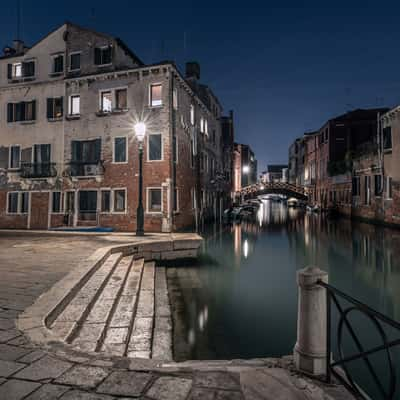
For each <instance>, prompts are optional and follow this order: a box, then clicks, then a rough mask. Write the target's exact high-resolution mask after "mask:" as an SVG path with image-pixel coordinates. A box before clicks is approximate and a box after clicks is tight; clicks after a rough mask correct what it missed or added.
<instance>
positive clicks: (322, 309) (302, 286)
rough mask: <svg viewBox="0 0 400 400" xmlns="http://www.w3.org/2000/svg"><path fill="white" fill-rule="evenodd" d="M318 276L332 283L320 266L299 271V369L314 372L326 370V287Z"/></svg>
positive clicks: (295, 358) (297, 354)
mask: <svg viewBox="0 0 400 400" xmlns="http://www.w3.org/2000/svg"><path fill="white" fill-rule="evenodd" d="M318 280H322V281H323V282H326V283H328V274H327V272H325V271H322V270H320V269H319V268H317V267H307V268H304V269H302V270H300V271H297V285H298V287H299V297H298V314H297V342H296V345H295V347H294V352H293V355H294V363H295V366H296V368H297V369H298V370H300V371H303V372H306V373H308V374H311V375H314V376H320V375H324V374H325V372H326V361H327V360H326V329H327V319H326V291H325V290H326V289H325V288H323V287H322V286H320V285H318V284H317V281H318Z"/></svg>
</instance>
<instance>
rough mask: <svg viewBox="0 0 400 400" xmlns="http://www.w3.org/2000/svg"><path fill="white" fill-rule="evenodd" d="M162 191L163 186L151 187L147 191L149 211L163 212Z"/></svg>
mask: <svg viewBox="0 0 400 400" xmlns="http://www.w3.org/2000/svg"><path fill="white" fill-rule="evenodd" d="M161 194H162V191H161V188H151V189H148V192H147V195H148V196H147V210H148V211H149V212H161V211H162V204H161V201H162V196H161Z"/></svg>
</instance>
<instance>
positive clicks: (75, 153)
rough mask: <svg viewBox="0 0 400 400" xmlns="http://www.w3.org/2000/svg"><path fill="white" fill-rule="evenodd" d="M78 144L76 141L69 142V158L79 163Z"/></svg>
mask: <svg viewBox="0 0 400 400" xmlns="http://www.w3.org/2000/svg"><path fill="white" fill-rule="evenodd" d="M79 144H80V142H78V141H77V140H73V141H72V142H71V158H72V161H79V159H80V157H79V153H80V152H79Z"/></svg>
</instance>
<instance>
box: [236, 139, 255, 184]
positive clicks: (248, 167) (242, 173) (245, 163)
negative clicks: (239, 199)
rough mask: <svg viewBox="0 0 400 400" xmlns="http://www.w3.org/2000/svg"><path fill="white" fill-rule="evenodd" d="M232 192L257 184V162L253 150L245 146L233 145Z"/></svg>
mask: <svg viewBox="0 0 400 400" xmlns="http://www.w3.org/2000/svg"><path fill="white" fill-rule="evenodd" d="M233 154H234V156H233V157H234V159H233V170H234V178H233V181H234V191H235V192H237V191H239V190H240V189H241V188H243V187H245V186H249V185H252V184H254V183H257V160H256V157H255V154H254V152H253V150H252V149H251V148H250V146H249V145H247V144H240V143H235V144H234V152H233Z"/></svg>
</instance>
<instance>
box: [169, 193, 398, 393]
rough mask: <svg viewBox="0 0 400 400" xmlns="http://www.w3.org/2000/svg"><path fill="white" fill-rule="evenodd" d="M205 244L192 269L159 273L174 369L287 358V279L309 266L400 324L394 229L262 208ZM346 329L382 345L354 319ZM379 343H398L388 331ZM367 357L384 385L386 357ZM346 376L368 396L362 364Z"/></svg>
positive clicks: (291, 302) (292, 337)
mask: <svg viewBox="0 0 400 400" xmlns="http://www.w3.org/2000/svg"><path fill="white" fill-rule="evenodd" d="M205 238H206V240H205V243H204V248H203V252H202V256H201V259H200V261H199V263H198V264H197V265H194V266H187V265H185V266H182V267H177V268H170V269H168V285H169V291H170V295H171V302H172V305H173V310H174V336H175V339H174V354H175V359H176V360H178V361H180V360H184V359H234V358H259V357H274V356H282V355H286V354H292V352H293V346H294V344H295V341H296V321H297V286H296V270H298V269H300V268H303V267H305V266H308V265H316V266H318V267H320V268H322V269H324V270H326V271H327V272H328V273H329V280H330V284H332V285H333V286H335V287H337V288H339V289H340V290H342V291H343V292H345V293H348V294H350V295H351V296H352V297H355V298H356V299H358V300H360V301H362V302H364V303H366V304H368V305H369V306H371V307H372V308H374V309H376V310H378V311H380V312H382V313H384V314H385V315H387V316H389V317H391V318H393V319H395V320H397V321H399V320H400V231H398V230H393V229H390V228H384V227H379V226H375V225H371V224H366V223H357V222H354V221H353V222H352V221H350V220H348V219H336V220H331V219H327V218H326V217H323V216H321V215H318V214H312V213H311V214H310V213H306V212H304V211H303V210H300V209H292V208H287V207H286V205H285V204H284V203H280V202H271V201H270V200H268V201H263V203H262V205H261V207H260V209H259V211H258V213H257V215H256V216H255V217H254V218H253V219H251V220H246V221H242V223H240V224H234V225H232V226H225V227H220V226H213V227H209V229H208V230H207V232H205ZM344 305H345V304H344ZM346 306H348V305H346ZM334 319H336V320H337V314H336V313H334ZM352 323H353V324H354V327H355V331H356V333H357V335H359V337H360V340H361V342H362V344H363V345H364V346H365V348H368V347H374V346H379V345H381V344H382V339H381V338H380V336H379V335H378V334H377V331H376V329H375V327H374V326H373V325H372V323H371V321H369V320H367V319H366V318H365V317H363V316H360V315H354V316H353V317H352ZM387 334H388V336H389V338H398V337H400V332H393V331H392V330H390V329H388V330H387ZM396 334H397V337H396ZM336 336H337V335H336V326H334V327H333V337H334V339H336ZM344 343H345V346H344V348H345V352H346V354H352V353H354V352H355V351H356V350H355V346H354V344H353V342H352V340H351V339H350V337H349V335H348V334H347V333H346V332H345V333H344ZM396 351H397V350H396ZM395 357H397V358H398V353H395ZM370 358H371V361H373V363H374V366H376V369H377V374H378V375H379V376H380V377H382V379H383V382H384V383H386V382H387V380H388V378H389V373H388V369H387V362H386V358H385V357H384V356H383V355H382V354H378V355H373V356H371V357H370ZM399 365H400V364H399ZM350 371H351V372H352V373H355V375H356V378H357V380H358V381H359V382H361V383H362V384H364V385H366V387H367V389H368V390H371V392H370V393H374V391H375V390H374V388H373V386H374V385H373V383H371V378H370V376H369V375H368V371H367V370H366V369H365V367H364V364H363V363H362V362H361V361H355V362H353V363H352V364H351V365H350ZM376 398H378V397H376Z"/></svg>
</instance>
